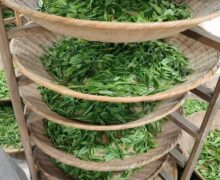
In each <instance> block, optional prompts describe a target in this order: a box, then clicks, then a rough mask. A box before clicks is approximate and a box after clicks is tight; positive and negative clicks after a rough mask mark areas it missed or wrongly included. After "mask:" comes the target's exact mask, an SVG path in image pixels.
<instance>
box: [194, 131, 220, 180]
mask: <svg viewBox="0 0 220 180" xmlns="http://www.w3.org/2000/svg"><path fill="white" fill-rule="evenodd" d="M196 169H197V170H198V172H199V173H200V174H201V175H202V176H203V177H204V178H205V179H207V180H213V179H220V130H214V131H211V132H209V136H208V138H207V140H206V142H205V145H204V146H203V149H202V153H201V155H200V157H199V161H198V163H197V167H196Z"/></svg>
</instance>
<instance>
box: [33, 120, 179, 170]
mask: <svg viewBox="0 0 220 180" xmlns="http://www.w3.org/2000/svg"><path fill="white" fill-rule="evenodd" d="M180 137H181V129H180V128H179V127H178V126H177V125H176V124H175V123H173V122H172V121H167V122H166V123H165V124H164V125H163V127H162V131H161V133H159V134H158V136H157V137H156V139H155V141H156V144H157V146H156V147H155V148H154V149H151V150H150V151H148V152H146V153H143V154H139V155H136V156H132V157H129V158H125V159H123V160H119V159H114V160H111V161H107V162H93V161H85V160H81V159H79V158H77V157H75V156H74V155H71V154H68V153H65V152H63V151H60V150H58V149H57V148H56V147H55V146H54V145H53V144H52V143H51V141H50V140H49V138H48V136H47V134H46V133H45V129H44V126H43V121H38V122H35V123H32V124H31V139H32V141H33V143H35V144H36V146H37V147H38V148H39V149H40V150H41V151H42V152H44V153H45V154H46V155H48V156H50V157H52V158H54V159H56V160H58V161H60V162H63V163H65V164H67V165H70V166H74V167H78V168H81V169H86V170H93V171H123V170H129V169H133V168H137V167H142V166H145V165H147V164H149V163H152V162H153V161H155V160H157V159H160V158H161V157H163V156H165V155H166V154H167V153H168V152H169V151H170V150H171V149H173V148H174V147H175V146H176V145H177V143H178V140H179V138H180Z"/></svg>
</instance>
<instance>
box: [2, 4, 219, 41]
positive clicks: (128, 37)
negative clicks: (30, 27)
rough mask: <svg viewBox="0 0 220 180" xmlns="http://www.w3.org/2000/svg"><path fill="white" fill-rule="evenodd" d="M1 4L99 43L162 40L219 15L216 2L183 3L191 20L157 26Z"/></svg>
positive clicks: (57, 29)
mask: <svg viewBox="0 0 220 180" xmlns="http://www.w3.org/2000/svg"><path fill="white" fill-rule="evenodd" d="M1 1H2V2H3V3H4V4H5V5H6V6H9V7H10V8H12V9H14V10H16V11H17V12H19V13H21V14H24V15H25V16H27V17H29V18H30V19H32V20H33V21H34V22H36V23H37V24H39V25H41V26H43V27H44V28H46V29H49V30H51V31H52V32H55V33H58V34H65V35H71V36H74V37H78V38H82V39H86V40H90V41H102V42H140V41H147V40H153V39H160V38H165V37H168V36H171V35H173V34H176V33H178V32H182V31H184V30H186V29H189V28H190V27H193V26H195V25H197V24H199V23H202V22H204V21H207V20H210V19H213V18H215V17H217V16H219V15H220V12H219V10H220V1H219V0H208V1H207V0H183V2H185V3H187V4H188V5H189V7H190V8H191V9H192V12H193V16H194V18H191V19H186V20H178V21H168V22H156V23H123V22H122V23H119V22H101V21H90V20H80V19H72V18H65V17H59V16H56V15H49V14H46V13H42V12H38V11H37V10H36V9H37V6H38V0H1Z"/></svg>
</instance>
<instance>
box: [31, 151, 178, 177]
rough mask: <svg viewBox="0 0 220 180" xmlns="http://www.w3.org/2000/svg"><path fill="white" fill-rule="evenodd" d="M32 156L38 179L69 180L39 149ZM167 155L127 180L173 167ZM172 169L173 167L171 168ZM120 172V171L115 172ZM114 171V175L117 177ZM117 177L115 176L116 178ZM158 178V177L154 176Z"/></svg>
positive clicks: (151, 175)
mask: <svg viewBox="0 0 220 180" xmlns="http://www.w3.org/2000/svg"><path fill="white" fill-rule="evenodd" d="M34 157H35V163H36V166H37V168H38V171H39V178H40V180H58V179H59V180H60V179H62V180H71V179H73V178H72V177H68V176H66V175H64V173H63V172H62V171H61V170H60V169H59V168H58V167H56V166H55V165H54V164H53V163H52V162H51V160H50V158H49V157H48V156H47V155H45V154H44V153H43V152H42V151H41V150H39V149H37V148H36V149H35V150H34ZM168 158H169V156H168V155H165V156H164V157H162V158H160V159H158V160H156V161H154V162H152V163H151V164H149V165H146V166H144V167H143V170H141V171H140V172H137V173H135V174H133V175H131V176H130V177H129V178H128V180H146V179H154V178H156V177H157V176H158V174H159V172H160V171H161V170H162V168H164V167H165V166H168V167H169V168H170V167H172V168H175V167H174V166H173V165H171V164H172V162H168ZM172 170H173V169H172ZM172 170H171V172H173V174H174V177H175V176H176V173H175V170H174V171H172ZM117 173H119V174H120V172H117ZM117 173H116V175H115V176H116V177H117ZM116 179H117V178H116ZM116 179H115V180H116ZM156 179H158V177H157V178H156Z"/></svg>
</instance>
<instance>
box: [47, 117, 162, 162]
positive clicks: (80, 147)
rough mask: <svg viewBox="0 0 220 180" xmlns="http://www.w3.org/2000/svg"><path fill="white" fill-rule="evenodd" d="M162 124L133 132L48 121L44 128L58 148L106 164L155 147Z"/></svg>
mask: <svg viewBox="0 0 220 180" xmlns="http://www.w3.org/2000/svg"><path fill="white" fill-rule="evenodd" d="M162 124H163V123H162V122H161V121H158V122H155V123H152V124H149V125H145V126H142V127H139V128H134V129H127V130H120V131H103V132H97V131H87V130H81V129H75V128H71V127H66V126H63V125H58V124H56V123H53V122H51V121H46V123H45V128H46V131H47V134H48V136H49V138H50V140H51V142H52V143H53V144H54V145H55V146H56V147H57V148H58V149H60V150H62V151H64V152H67V153H70V154H73V155H75V156H76V157H77V158H79V159H82V160H86V161H96V162H100V161H102V162H103V161H110V160H113V159H125V158H128V157H131V156H135V155H137V154H141V153H145V152H147V151H149V150H150V149H152V148H154V147H155V146H156V144H155V142H154V140H155V138H156V135H157V134H158V133H159V132H161V126H162Z"/></svg>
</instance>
